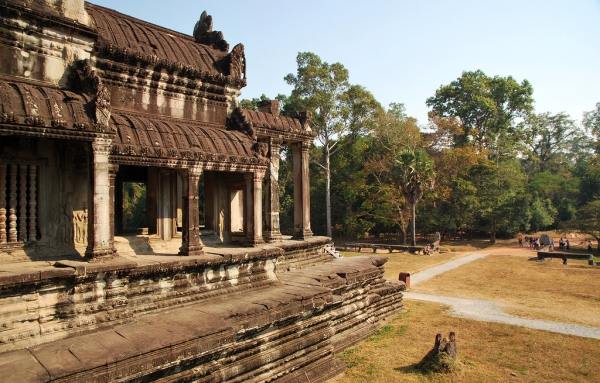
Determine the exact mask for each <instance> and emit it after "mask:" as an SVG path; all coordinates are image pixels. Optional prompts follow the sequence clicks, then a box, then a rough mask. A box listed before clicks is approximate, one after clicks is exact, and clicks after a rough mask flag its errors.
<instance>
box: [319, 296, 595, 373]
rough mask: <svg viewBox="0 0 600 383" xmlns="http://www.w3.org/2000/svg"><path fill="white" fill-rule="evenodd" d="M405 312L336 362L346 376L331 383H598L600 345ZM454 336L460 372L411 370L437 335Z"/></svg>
mask: <svg viewBox="0 0 600 383" xmlns="http://www.w3.org/2000/svg"><path fill="white" fill-rule="evenodd" d="M405 303H406V306H407V308H408V312H404V313H401V314H399V315H396V316H393V317H391V318H389V319H388V320H387V321H386V323H384V325H383V326H382V327H381V328H380V330H379V332H378V333H377V334H376V335H374V336H372V337H371V338H370V339H368V340H366V341H364V342H361V343H359V344H358V345H356V346H355V347H352V348H350V349H348V350H345V351H344V352H342V353H340V354H339V356H340V357H341V358H342V359H343V360H344V361H345V362H346V365H347V366H348V370H347V371H346V373H345V374H344V375H341V376H339V377H337V378H334V379H331V380H330V381H329V382H330V383H358V382H465V383H470V382H512V381H514V382H556V381H561V382H598V381H600V369H598V368H597V363H596V361H597V360H598V359H599V358H600V341H599V340H595V339H587V338H579V337H573V336H567V335H560V334H553V333H548V332H544V331H538V330H531V329H526V328H522V327H516V326H509V325H504V324H497V323H487V322H477V321H473V320H468V319H463V318H456V317H452V316H450V315H448V314H446V308H445V307H443V306H441V305H437V304H433V303H427V302H419V301H406V302H405ZM450 331H455V332H456V337H457V338H456V339H457V350H458V357H457V362H458V363H457V364H458V371H456V372H453V373H450V374H432V375H423V374H422V373H420V372H419V371H418V370H417V369H416V368H415V367H416V364H417V363H418V362H419V361H420V360H421V359H422V358H423V357H424V356H425V355H426V354H427V352H428V351H429V350H430V349H431V347H432V346H433V342H434V337H435V334H437V333H442V334H443V335H444V337H447V336H448V333H449V332H450Z"/></svg>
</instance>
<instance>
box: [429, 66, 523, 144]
mask: <svg viewBox="0 0 600 383" xmlns="http://www.w3.org/2000/svg"><path fill="white" fill-rule="evenodd" d="M532 94H533V88H532V86H531V84H530V83H529V82H528V81H527V80H523V81H522V82H521V84H519V83H518V82H517V81H516V80H515V79H513V78H512V77H511V76H509V77H499V76H495V77H493V78H492V77H488V76H486V75H485V73H483V72H482V71H481V70H477V71H475V72H463V73H462V76H461V77H459V78H458V79H457V80H455V81H453V82H451V83H450V85H445V86H441V87H440V88H439V89H438V90H436V92H435V96H434V97H430V98H428V99H427V102H426V103H427V106H429V107H431V108H432V111H433V113H434V114H436V115H439V116H442V117H448V118H451V117H455V118H458V119H459V120H460V122H461V125H462V130H461V131H460V132H457V133H456V134H455V135H454V146H455V147H462V146H465V145H469V144H470V145H472V146H474V147H477V148H479V149H491V148H492V147H493V146H494V145H495V144H496V139H497V138H498V136H499V135H500V134H501V133H502V132H503V131H506V130H508V129H510V128H512V127H513V121H514V119H515V118H516V117H524V116H526V115H527V114H528V113H529V112H530V111H531V110H532V109H533V98H532V97H531V95H532Z"/></svg>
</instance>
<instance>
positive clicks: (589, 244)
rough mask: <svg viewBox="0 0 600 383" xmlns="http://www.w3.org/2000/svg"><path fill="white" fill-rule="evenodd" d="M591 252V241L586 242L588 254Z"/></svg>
mask: <svg viewBox="0 0 600 383" xmlns="http://www.w3.org/2000/svg"><path fill="white" fill-rule="evenodd" d="M591 252H592V241H588V253H591Z"/></svg>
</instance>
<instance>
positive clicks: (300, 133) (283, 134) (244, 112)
mask: <svg viewBox="0 0 600 383" xmlns="http://www.w3.org/2000/svg"><path fill="white" fill-rule="evenodd" d="M298 115H300V113H299V114H298ZM229 125H230V129H234V130H241V131H243V132H245V133H246V134H248V135H249V136H250V137H254V138H256V137H280V138H284V139H289V140H293V141H304V140H312V139H313V138H314V137H315V136H316V134H315V133H314V132H312V131H311V130H310V127H309V125H308V121H307V120H306V118H304V119H301V118H292V117H287V116H281V115H279V116H276V115H274V114H272V113H264V112H257V111H254V110H248V109H243V108H236V109H235V110H234V111H233V113H232V114H231V118H230V124H229Z"/></svg>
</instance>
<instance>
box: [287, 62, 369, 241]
mask: <svg viewBox="0 0 600 383" xmlns="http://www.w3.org/2000/svg"><path fill="white" fill-rule="evenodd" d="M296 62H297V65H298V70H297V72H296V75H294V74H291V73H290V74H288V75H287V76H285V78H284V79H285V81H286V82H287V83H288V84H290V85H292V86H294V89H293V91H292V95H291V97H290V99H289V100H288V103H289V104H292V105H294V106H296V107H299V108H301V109H304V110H308V111H310V112H312V115H313V120H312V123H311V127H312V129H313V130H314V131H315V132H316V133H317V140H318V141H319V144H320V148H321V149H322V152H323V156H322V157H321V159H322V161H320V162H317V163H318V165H319V166H320V167H321V168H322V169H323V171H324V172H325V213H326V219H327V223H326V225H327V235H328V236H331V227H332V219H331V157H332V156H333V155H334V154H335V153H336V152H337V151H338V150H340V149H341V148H343V147H344V145H347V144H349V143H351V142H352V140H353V139H354V138H356V137H357V136H358V135H360V134H363V133H366V132H368V131H370V130H371V129H372V128H373V118H374V117H375V116H376V115H377V113H378V111H379V109H380V105H379V103H378V102H377V100H375V97H374V96H373V95H372V94H371V93H370V92H369V91H368V90H366V89H365V88H364V87H362V86H360V85H351V84H350V82H349V81H348V78H349V75H348V70H347V69H346V68H344V66H343V65H342V64H340V63H334V64H329V63H327V62H323V61H322V60H321V58H320V57H319V56H317V55H316V54H314V53H310V52H304V53H298V56H297V57H296Z"/></svg>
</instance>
